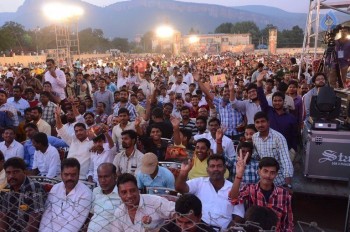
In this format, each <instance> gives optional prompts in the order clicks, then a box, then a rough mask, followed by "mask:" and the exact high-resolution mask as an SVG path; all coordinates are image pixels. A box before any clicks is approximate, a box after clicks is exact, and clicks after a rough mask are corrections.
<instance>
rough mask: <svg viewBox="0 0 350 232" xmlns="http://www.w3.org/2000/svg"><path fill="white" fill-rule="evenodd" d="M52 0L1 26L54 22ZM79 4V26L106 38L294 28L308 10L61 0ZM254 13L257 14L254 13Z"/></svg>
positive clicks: (30, 0)
mask: <svg viewBox="0 0 350 232" xmlns="http://www.w3.org/2000/svg"><path fill="white" fill-rule="evenodd" d="M47 2H50V1H49V0H25V2H24V3H23V5H22V6H21V7H19V9H18V10H17V12H15V13H0V25H3V23H4V22H6V21H15V22H18V23H20V24H22V25H24V26H25V27H26V28H27V29H34V28H36V27H37V26H39V27H44V26H48V25H50V22H49V21H48V19H46V18H45V17H44V16H43V13H42V10H41V7H40V6H42V5H43V4H45V3H47ZM60 2H69V3H74V4H79V5H81V6H82V7H83V8H84V11H85V13H84V15H83V16H82V18H81V19H80V20H79V28H80V29H84V28H87V27H92V28H100V29H102V30H103V31H104V33H105V36H106V37H110V38H112V37H124V38H129V39H132V38H134V36H135V35H137V34H143V33H145V32H147V31H149V30H152V29H154V28H155V27H156V26H157V25H159V24H161V23H165V22H167V23H169V24H171V25H173V26H174V27H175V28H176V29H177V30H179V31H181V32H182V33H184V34H187V33H188V31H189V30H190V28H194V29H195V30H199V32H200V33H209V32H213V31H214V30H215V28H216V27H217V26H219V25H220V24H221V23H225V22H232V23H235V22H239V21H247V20H251V21H254V22H255V23H256V24H257V25H258V26H259V27H260V28H264V27H265V26H266V25H267V24H273V25H275V26H277V27H278V28H279V29H290V28H292V27H293V26H295V25H298V26H299V27H301V28H304V26H305V21H306V13H305V14H301V13H290V12H286V11H283V10H281V9H278V8H273V7H266V6H242V7H225V6H219V5H211V4H199V3H187V2H177V1H174V0H131V1H125V2H118V3H115V4H112V5H109V6H107V7H98V6H95V5H92V4H89V3H86V2H83V1H81V0H60ZM252 13H253V14H252Z"/></svg>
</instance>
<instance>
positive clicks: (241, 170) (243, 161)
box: [236, 150, 249, 177]
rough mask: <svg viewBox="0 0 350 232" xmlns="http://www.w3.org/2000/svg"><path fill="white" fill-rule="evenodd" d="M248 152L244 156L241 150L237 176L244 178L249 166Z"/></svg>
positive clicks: (238, 158)
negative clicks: (246, 167) (247, 165)
mask: <svg viewBox="0 0 350 232" xmlns="http://www.w3.org/2000/svg"><path fill="white" fill-rule="evenodd" d="M248 156H249V154H248V152H247V153H246V155H245V156H243V153H242V150H239V154H238V157H237V164H236V176H239V177H242V176H243V174H244V170H245V166H246V164H247V159H248Z"/></svg>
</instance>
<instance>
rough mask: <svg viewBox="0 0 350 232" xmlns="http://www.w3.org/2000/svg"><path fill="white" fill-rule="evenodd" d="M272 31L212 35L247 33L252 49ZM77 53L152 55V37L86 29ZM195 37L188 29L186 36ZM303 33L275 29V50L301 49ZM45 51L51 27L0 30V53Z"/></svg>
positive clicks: (225, 29)
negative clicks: (111, 34)
mask: <svg viewBox="0 0 350 232" xmlns="http://www.w3.org/2000/svg"><path fill="white" fill-rule="evenodd" d="M269 28H275V26H274V25H272V24H268V25H266V27H265V28H263V29H261V30H260V29H259V27H258V26H257V25H256V24H255V23H254V22H252V21H244V22H238V23H222V24H221V25H219V26H218V27H217V28H216V29H215V33H238V34H239V33H250V34H251V35H252V42H253V44H254V45H255V46H258V45H260V44H267V41H268V30H269ZM78 33H79V43H80V52H82V53H85V52H94V51H96V52H105V51H107V50H109V49H112V48H113V49H119V50H120V51H122V52H135V53H138V52H152V38H154V36H155V35H154V32H153V31H148V32H146V33H145V34H144V35H143V36H142V37H141V42H140V43H139V44H136V43H135V42H130V41H129V40H128V39H127V38H120V37H115V38H107V37H106V36H105V35H104V33H103V30H101V29H95V28H86V29H83V30H81V31H79V32H78ZM194 33H195V34H196V33H198V31H195V30H194V29H193V28H191V30H190V32H189V34H194ZM303 37H304V35H303V30H302V29H301V28H300V27H298V26H294V27H293V28H292V29H291V30H282V31H280V30H278V34H277V47H280V48H283V47H301V46H302V43H303ZM48 48H52V49H54V48H56V34H55V26H47V27H44V28H40V30H39V28H36V29H32V30H26V29H25V28H24V26H23V25H21V24H19V23H16V22H12V21H10V22H6V23H5V24H4V25H3V26H1V27H0V52H1V53H9V52H10V51H13V52H15V53H21V52H24V53H27V52H32V53H34V52H36V50H37V49H38V51H39V52H40V51H41V50H45V49H48Z"/></svg>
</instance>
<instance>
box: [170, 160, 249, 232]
mask: <svg viewBox="0 0 350 232" xmlns="http://www.w3.org/2000/svg"><path fill="white" fill-rule="evenodd" d="M207 163H208V167H207V172H208V175H209V177H198V178H194V179H192V180H188V181H187V176H188V173H189V172H190V170H191V168H192V164H191V160H189V162H188V163H187V164H185V163H182V165H181V170H180V173H179V176H178V177H177V179H176V184H175V189H176V191H178V192H180V193H182V194H183V193H191V194H194V195H196V196H197V197H198V198H199V199H200V200H201V201H202V204H203V208H202V220H203V221H204V222H206V223H207V224H209V225H211V226H215V227H217V228H218V229H219V230H220V231H221V230H222V231H224V230H226V229H227V227H228V226H229V224H230V222H231V221H232V220H234V221H237V220H241V219H242V218H243V217H244V206H243V204H240V205H236V206H233V205H232V204H231V203H230V202H229V201H228V200H227V199H228V198H227V196H228V194H229V192H230V190H231V187H232V183H231V182H230V181H228V180H225V178H224V173H225V171H226V166H225V159H224V157H223V156H221V155H211V156H209V158H208V160H207Z"/></svg>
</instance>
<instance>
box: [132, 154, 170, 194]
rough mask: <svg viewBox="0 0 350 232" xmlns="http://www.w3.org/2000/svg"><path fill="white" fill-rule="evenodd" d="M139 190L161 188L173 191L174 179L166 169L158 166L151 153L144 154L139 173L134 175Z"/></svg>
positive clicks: (155, 157)
mask: <svg viewBox="0 0 350 232" xmlns="http://www.w3.org/2000/svg"><path fill="white" fill-rule="evenodd" d="M136 179H137V185H138V188H139V189H141V190H142V189H145V188H146V187H161V188H168V189H175V178H174V175H173V174H172V173H171V171H170V170H169V169H167V168H164V167H161V166H158V158H157V156H156V155H155V154H153V153H150V152H149V153H146V154H144V156H143V157H142V161H141V171H140V172H138V173H137V174H136Z"/></svg>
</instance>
